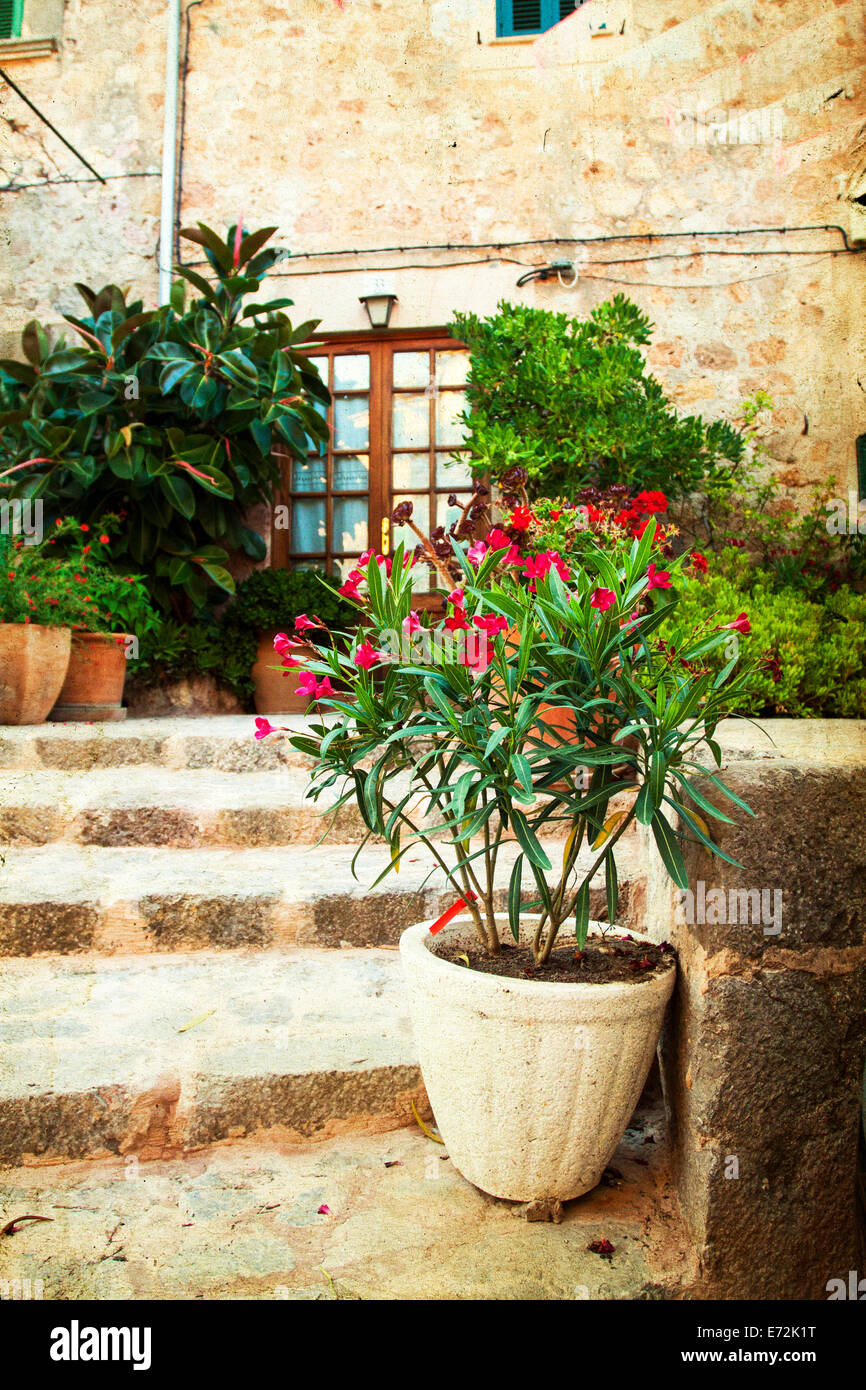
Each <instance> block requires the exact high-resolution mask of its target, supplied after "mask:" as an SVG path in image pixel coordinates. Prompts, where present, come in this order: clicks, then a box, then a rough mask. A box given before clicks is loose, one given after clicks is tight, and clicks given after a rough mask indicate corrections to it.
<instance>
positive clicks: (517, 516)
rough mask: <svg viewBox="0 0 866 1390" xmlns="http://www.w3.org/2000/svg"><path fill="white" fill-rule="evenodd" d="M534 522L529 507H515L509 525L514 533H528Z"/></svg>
mask: <svg viewBox="0 0 866 1390" xmlns="http://www.w3.org/2000/svg"><path fill="white" fill-rule="evenodd" d="M534 520H535V517H534V516H533V515H532V512H531V511H530V510H529V508H528V507H515V508H514V511H513V512H512V513H511V518H510V520H509V523H508V524H509V526H510V527H511V529H512V531H526V530H528V529H529V527H530V526H531V524H532V522H533V521H534Z"/></svg>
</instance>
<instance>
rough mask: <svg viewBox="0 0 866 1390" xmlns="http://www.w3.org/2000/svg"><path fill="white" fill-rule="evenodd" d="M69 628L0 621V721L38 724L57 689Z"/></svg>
mask: <svg viewBox="0 0 866 1390" xmlns="http://www.w3.org/2000/svg"><path fill="white" fill-rule="evenodd" d="M71 641H72V632H71V630H70V629H69V628H68V627H42V626H41V625H39V624H36V623H0V724H41V723H42V722H43V720H45V719H47V718H48V713H49V710H50V709H51V706H52V705H53V704H54V701H55V700H56V699H57V696H58V694H59V693H60V688H61V686H62V685H63V680H64V677H65V676H66V668H67V666H68V665H69V649H70V644H71Z"/></svg>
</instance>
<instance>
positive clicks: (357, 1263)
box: [0, 1110, 699, 1304]
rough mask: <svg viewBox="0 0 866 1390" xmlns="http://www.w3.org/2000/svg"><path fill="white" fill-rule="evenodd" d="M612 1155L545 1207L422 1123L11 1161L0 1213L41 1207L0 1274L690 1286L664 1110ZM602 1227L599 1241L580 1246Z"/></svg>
mask: <svg viewBox="0 0 866 1390" xmlns="http://www.w3.org/2000/svg"><path fill="white" fill-rule="evenodd" d="M650 1140H652V1142H649V1141H650ZM613 1169H616V1171H617V1173H618V1174H619V1176H618V1177H613V1175H612V1171H611V1170H613ZM611 1170H609V1171H611V1177H612V1180H613V1183H614V1185H612V1186H611V1185H607V1184H605V1183H603V1184H601V1185H600V1186H599V1187H597V1188H595V1190H594V1191H593V1192H590V1193H587V1195H586V1196H585V1197H581V1198H580V1199H579V1200H578V1201H576V1202H568V1203H566V1205H565V1211H564V1214H563V1220H562V1222H561V1224H559V1225H553V1224H551V1223H545V1222H538V1221H535V1222H529V1221H527V1220H525V1219H524V1218H523V1216H522V1214H521V1210H520V1208H519V1207H515V1204H514V1203H511V1202H501V1201H497V1200H495V1199H494V1198H491V1197H488V1196H485V1194H484V1193H482V1192H479V1191H478V1190H477V1189H476V1188H474V1187H472V1186H471V1185H470V1184H469V1183H468V1182H466V1181H465V1180H464V1179H463V1178H462V1177H461V1176H460V1174H459V1173H458V1172H457V1171H456V1170H455V1168H454V1166H453V1164H452V1163H451V1162H450V1161H449V1159H448V1156H447V1152H446V1151H445V1150H444V1149H443V1148H442V1147H441V1145H438V1144H435V1143H432V1142H431V1141H430V1140H429V1139H427V1138H425V1137H424V1135H423V1134H421V1132H420V1131H419V1130H418V1129H417V1127H413V1128H411V1129H409V1128H407V1129H401V1130H397V1131H394V1132H392V1133H389V1134H378V1135H368V1134H352V1135H349V1134H346V1135H343V1136H341V1137H340V1138H338V1139H333V1140H330V1141H326V1142H323V1143H321V1144H317V1145H315V1146H314V1147H313V1148H310V1147H306V1146H305V1147H304V1148H300V1149H299V1148H297V1147H293V1146H291V1145H289V1144H286V1143H283V1142H280V1141H279V1139H277V1138H275V1137H266V1138H261V1139H258V1140H252V1139H240V1140H235V1141H234V1142H229V1143H221V1144H218V1145H215V1146H213V1147H210V1148H203V1149H201V1150H199V1151H198V1152H196V1153H193V1154H189V1155H186V1156H184V1157H179V1158H174V1159H163V1160H159V1159H157V1160H154V1161H153V1162H150V1163H146V1164H145V1163H136V1162H135V1160H134V1157H133V1156H132V1155H130V1156H128V1157H127V1158H126V1159H122V1158H108V1159H103V1160H101V1161H100V1160H90V1161H89V1162H77V1163H54V1164H51V1165H48V1166H46V1165H40V1166H38V1167H32V1166H31V1167H18V1168H16V1169H14V1170H12V1171H9V1172H7V1173H5V1174H4V1175H3V1176H2V1179H0V1212H2V1213H4V1219H5V1220H10V1219H11V1218H12V1217H13V1216H16V1215H20V1214H21V1213H23V1212H28V1213H32V1214H34V1215H41V1216H47V1217H50V1220H49V1221H45V1222H31V1223H29V1224H25V1225H23V1226H22V1227H21V1228H20V1229H19V1230H18V1232H17V1233H16V1235H15V1239H14V1240H12V1241H7V1242H5V1243H6V1244H7V1245H8V1246H9V1247H10V1249H9V1251H8V1254H7V1259H6V1260H5V1262H4V1267H3V1271H2V1275H0V1288H2V1287H3V1280H8V1281H9V1285H10V1288H9V1292H8V1293H6V1294H5V1295H4V1296H6V1297H13V1298H21V1297H28V1296H29V1297H31V1298H43V1299H45V1300H46V1301H48V1300H62V1301H64V1302H69V1301H77V1300H80V1299H99V1300H105V1299H111V1300H130V1299H132V1300H138V1299H150V1298H153V1299H195V1298H205V1299H237V1298H240V1299H291V1300H295V1299H298V1300H305V1301H306V1300H314V1299H333V1300H345V1299H361V1300H383V1299H386V1300H405V1299H410V1300H432V1301H434V1302H438V1301H442V1300H451V1299H455V1300H461V1301H462V1300H465V1299H473V1300H499V1299H503V1300H506V1301H509V1302H511V1301H515V1300H536V1299H544V1300H552V1301H553V1300H555V1301H560V1300H563V1301H565V1302H568V1303H571V1304H573V1303H574V1301H575V1300H579V1301H583V1300H589V1299H592V1300H600V1299H611V1300H625V1299H641V1300H644V1299H646V1300H656V1299H665V1298H678V1297H682V1296H683V1295H685V1296H687V1297H688V1296H689V1294H688V1290H689V1289H690V1288H691V1287H692V1286H693V1281H694V1280H695V1276H696V1273H697V1269H696V1261H695V1257H694V1253H693V1250H692V1247H691V1245H690V1242H689V1240H688V1237H687V1235H686V1233H685V1231H684V1229H683V1224H682V1220H681V1218H680V1216H679V1212H678V1208H677V1202H676V1195H675V1192H674V1188H673V1184H672V1181H671V1175H670V1160H669V1153H668V1146H667V1144H666V1143H665V1137H664V1127H663V1122H662V1117H661V1116H660V1115H659V1114H658V1113H657V1112H654V1111H652V1110H640V1111H639V1112H638V1114H637V1115H636V1116H635V1118H634V1119H633V1120H632V1126H631V1127H630V1128H629V1130H628V1131H627V1132H626V1135H625V1137H624V1139H623V1141H622V1143H621V1144H620V1146H619V1148H618V1149H617V1151H616V1153H615V1154H614V1156H613V1158H612V1159H611ZM323 1207H325V1208H327V1210H325V1211H323V1210H322V1208H323ZM602 1239H606V1240H609V1241H610V1242H611V1244H612V1245H613V1246H614V1252H613V1254H612V1256H611V1258H609V1259H603V1258H601V1257H600V1256H599V1255H597V1254H594V1253H593V1252H592V1251H591V1250H590V1249H589V1248H588V1247H589V1246H591V1245H592V1243H593V1242H595V1241H598V1240H602ZM693 1296H694V1295H693ZM698 1296H699V1295H698Z"/></svg>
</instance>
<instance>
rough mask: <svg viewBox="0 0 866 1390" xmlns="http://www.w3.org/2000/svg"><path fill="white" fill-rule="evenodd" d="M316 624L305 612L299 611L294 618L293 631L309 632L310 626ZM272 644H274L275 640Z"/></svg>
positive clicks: (315, 625) (312, 626) (316, 625)
mask: <svg viewBox="0 0 866 1390" xmlns="http://www.w3.org/2000/svg"><path fill="white" fill-rule="evenodd" d="M318 626H319V624H318V623H314V622H313V621H312V620H311V619H310V618H308V617H307V615H306V613H299V614H298V616H297V618H295V632H309V631H310V629H311V628H314V627H318ZM274 645H275V646H276V642H275V643H274Z"/></svg>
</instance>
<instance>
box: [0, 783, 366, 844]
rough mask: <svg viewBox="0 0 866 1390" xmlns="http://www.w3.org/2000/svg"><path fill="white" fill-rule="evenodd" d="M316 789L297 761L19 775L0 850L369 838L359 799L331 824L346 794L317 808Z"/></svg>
mask: <svg viewBox="0 0 866 1390" xmlns="http://www.w3.org/2000/svg"><path fill="white" fill-rule="evenodd" d="M308 786H309V772H308V769H307V768H306V767H298V766H295V765H291V764H290V765H287V766H285V767H282V768H280V769H278V770H276V771H274V770H270V769H269V770H261V771H257V772H221V771H215V770H214V769H212V768H209V767H205V768H201V769H192V768H183V769H181V770H176V769H168V768H165V769H163V768H153V767H150V766H132V767H113V768H96V769H94V770H92V771H90V772H87V773H86V774H83V773H81V772H71V771H63V772H56V771H44V770H42V769H39V768H31V769H15V770H12V771H8V772H6V773H5V774H4V777H3V790H2V794H0V844H7V845H48V844H52V843H54V842H65V843H73V844H81V845H101V846H106V847H107V846H115V847H120V846H124V845H128V846H132V845H139V846H157V845H162V846H174V847H177V848H187V849H193V848H200V847H204V846H220V847H223V848H251V847H253V846H256V845H260V846H261V845H290V844H296V843H300V844H315V843H316V842H317V841H318V840H320V839H321V838H322V836H323V835H324V834H325V833H326V830H327V833H328V839H329V841H330V842H331V843H332V844H347V843H352V842H353V841H358V840H360V839H362V838H363V836H364V834H365V827H364V823H363V820H362V818H361V815H360V812H359V811H358V810H357V807H356V806H355V805H354V803H352V804H350V805H347V806H346V807H344V808H342V809H341V810H340V811H339V812H338V813H337V815H336V820H335V821H334V823H333V824H331V819H332V817H331V815H330V808H331V807H333V805H334V803H335V801H336V800H337V799H338V797H337V795H336V793H335V794H334V795H332V796H328V795H326V796H323V798H322V799H321V801H319V802H313V801H311V800H308V799H307V797H306V791H307V788H308ZM329 826H330V829H329V828H328V827H329Z"/></svg>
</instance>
